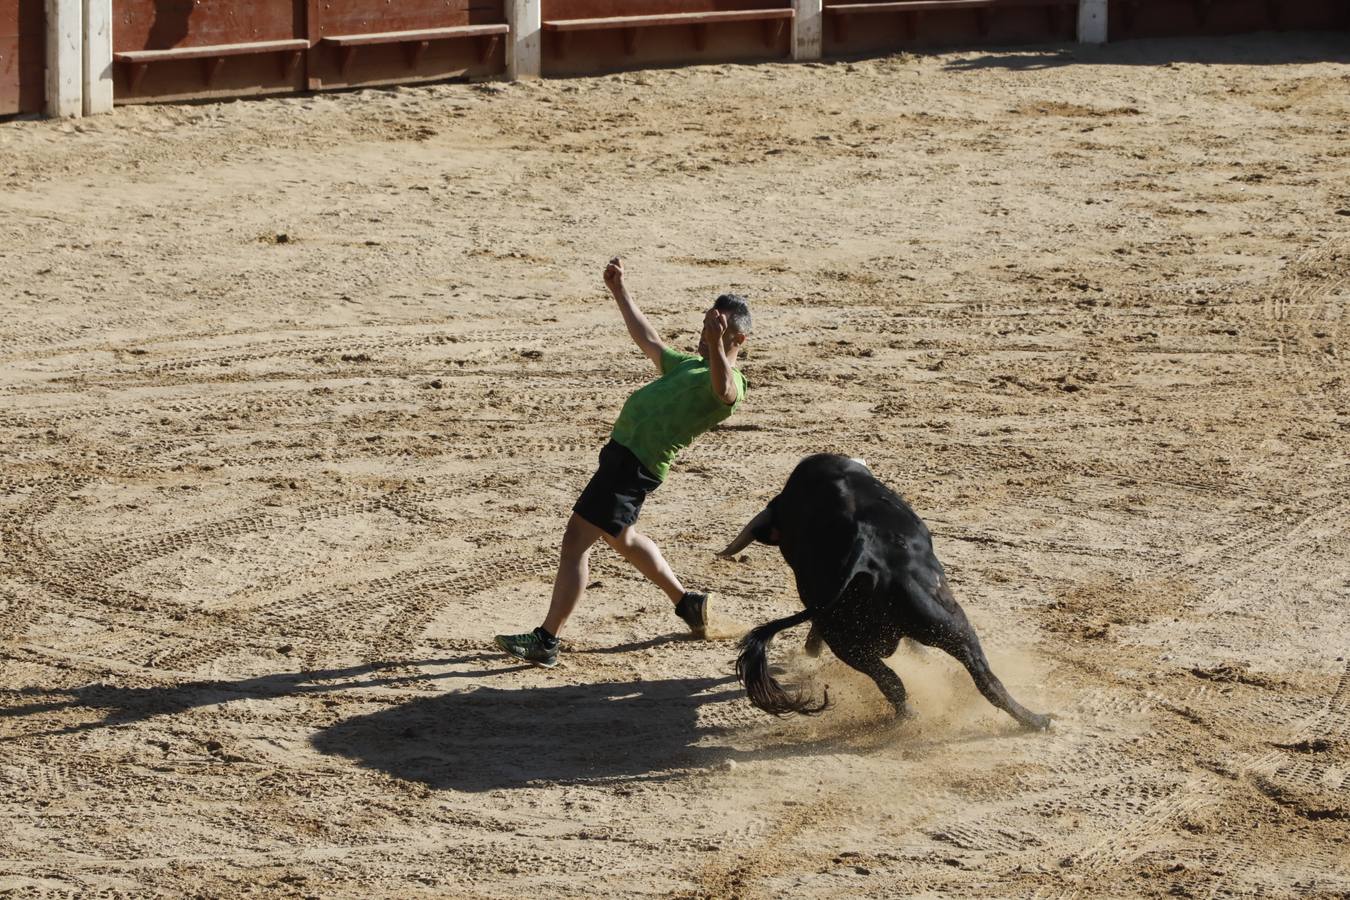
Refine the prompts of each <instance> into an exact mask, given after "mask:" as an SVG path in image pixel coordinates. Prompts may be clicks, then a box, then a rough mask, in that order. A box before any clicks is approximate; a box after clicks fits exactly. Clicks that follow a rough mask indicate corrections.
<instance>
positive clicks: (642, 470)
mask: <svg viewBox="0 0 1350 900" xmlns="http://www.w3.org/2000/svg"><path fill="white" fill-rule="evenodd" d="M660 486H661V479H659V478H657V477H656V476H655V475H653V474H652V473H651V472H650V471H648V470H647V467H646V466H644V465H643V464H642V461H641V460H639V459H638V458H637V457H636V456H634V455H633V451H632V450H629V449H628V448H627V447H625V446H624V445H623V444H617V443H615V442H614V441H610V442H609V443H608V444H606V445H605V446H603V447H601V448H600V468H598V469H596V470H595V474H594V475H592V476H591V480H590V482H589V483H588V484H587V485H586V488H585V489H584V490H583V491H582V492H581V496H580V497H578V498H577V502H576V504H575V505H573V507H572V512H574V513H576V514H577V515H579V516H581V517H582V518H583V519H585V520H586V521H587V522H590V523H591V524H592V525H594V526H595V527H596V528H599V529H601V530H602V531H605V532H606V533H608V534H612V535H617V534H618V533H619V532H620V531H623V530H624V529H625V528H627V527H628V526H629V525H632V524H633V523H634V522H636V521H637V519H638V513H640V512H641V511H642V501H643V500H646V499H647V495H648V494H650V493H651V492H652V491H654V490H656V489H657V488H659V487H660Z"/></svg>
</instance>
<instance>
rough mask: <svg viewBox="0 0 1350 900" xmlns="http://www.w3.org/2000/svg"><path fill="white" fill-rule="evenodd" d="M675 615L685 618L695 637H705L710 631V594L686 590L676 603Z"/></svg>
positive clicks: (685, 622)
mask: <svg viewBox="0 0 1350 900" xmlns="http://www.w3.org/2000/svg"><path fill="white" fill-rule="evenodd" d="M675 615H677V616H679V617H680V618H681V619H683V620H684V624H686V625H688V626H689V630H690V631H691V632H693V635H694V637H700V638H701V637H703V636H704V635H706V634H707V633H708V595H707V594H695V593H694V592H693V591H685V592H684V596H683V597H681V598H680V602H679V603H676V604H675Z"/></svg>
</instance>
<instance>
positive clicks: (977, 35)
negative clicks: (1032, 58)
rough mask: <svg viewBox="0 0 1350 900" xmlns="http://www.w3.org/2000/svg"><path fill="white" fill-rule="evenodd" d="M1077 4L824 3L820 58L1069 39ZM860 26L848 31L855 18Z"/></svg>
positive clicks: (994, 0) (998, 0)
mask: <svg viewBox="0 0 1350 900" xmlns="http://www.w3.org/2000/svg"><path fill="white" fill-rule="evenodd" d="M1078 5H1079V0H894V2H892V0H825V10H824V11H825V21H826V29H825V51H826V53H850V52H852V53H857V52H868V51H876V50H883V49H898V48H901V47H909V46H935V45H967V44H974V43H1029V42H1040V41H1057V40H1072V39H1074V37H1075V36H1076V34H1077V18H1076V13H1077V9H1078ZM863 18H865V19H866V26H865V27H858V28H856V29H855V28H853V27H852V26H853V24H854V23H855V22H857V21H858V20H859V19H863Z"/></svg>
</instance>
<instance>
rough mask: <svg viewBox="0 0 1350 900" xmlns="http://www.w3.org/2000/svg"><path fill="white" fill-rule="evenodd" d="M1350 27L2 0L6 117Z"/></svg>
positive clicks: (990, 12) (1049, 6)
mask: <svg viewBox="0 0 1350 900" xmlns="http://www.w3.org/2000/svg"><path fill="white" fill-rule="evenodd" d="M1347 28H1350V0H400V2H399V3H398V5H397V6H396V7H392V8H391V6H390V5H389V4H388V3H386V4H385V5H384V6H377V5H375V4H374V3H373V2H372V0H248V2H240V3H202V2H199V0H0V116H7V115H13V114H15V113H25V112H38V111H44V110H45V111H46V112H47V114H49V115H55V116H71V115H80V114H82V113H83V114H85V115H91V114H95V113H99V112H107V111H108V110H110V109H111V108H112V104H113V100H114V96H115V98H116V101H117V102H118V103H128V102H137V101H143V100H173V99H184V98H197V97H210V96H240V95H247V94H258V93H267V92H289V91H298V90H304V89H310V90H317V89H323V88H332V87H349V86H356V85H366V84H386V83H397V82H407V81H418V80H426V79H432V78H446V77H452V76H459V75H477V76H491V75H495V74H505V75H506V77H508V78H512V79H516V78H531V77H537V76H538V75H540V74H542V73H544V72H550V73H555V74H563V73H574V72H575V73H581V72H596V71H604V70H606V69H616V68H635V67H640V66H648V65H675V64H682V63H693V62H702V61H712V60H748V59H781V58H785V57H788V56H791V57H792V58H794V59H816V58H819V57H821V56H824V55H832V54H834V55H837V54H848V53H866V52H875V51H888V50H893V49H898V48H902V47H906V46H935V45H949V46H963V45H968V44H971V43H979V42H995V43H1000V44H1010V43H1018V42H1027V41H1046V40H1071V39H1074V38H1076V39H1077V40H1078V41H1080V42H1091V43H1101V42H1104V41H1106V40H1108V39H1111V40H1120V39H1123V38H1130V37H1155V36H1161V35H1184V34H1202V35H1203V34H1233V33H1238V32H1243V31H1256V30H1265V29H1347Z"/></svg>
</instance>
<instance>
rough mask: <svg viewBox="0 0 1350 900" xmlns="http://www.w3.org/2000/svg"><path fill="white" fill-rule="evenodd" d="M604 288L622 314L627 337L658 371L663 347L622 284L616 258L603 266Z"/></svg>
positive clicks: (620, 263) (658, 336)
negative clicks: (612, 297) (611, 295)
mask: <svg viewBox="0 0 1350 900" xmlns="http://www.w3.org/2000/svg"><path fill="white" fill-rule="evenodd" d="M605 287H607V288H609V292H610V293H611V294H613V295H614V302H615V303H617V304H619V312H621V313H623V324H624V325H626V326H628V335H629V336H630V337H631V338H632V339H633V343H635V344H637V345H638V349H640V350H641V351H642V352H643V353H644V354H646V356H647V358H648V359H650V360H651V361H652V362H653V363H655V364H656V368H658V369H660V368H661V351H662V350H664V349H665V345H664V344H662V343H661V337H660V335H658V334H657V333H656V329H655V328H653V327H652V323H651V322H648V321H647V317H646V316H644V315H643V314H642V310H640V309H638V307H637V304H636V303H634V302H633V297H632V295H631V294H629V293H628V286H627V285H625V284H624V282H623V263H622V262H621V261H620V260H619V258H618V257H617V256H616V257H614V258H613V259H611V260H610V261H609V265H607V266H605Z"/></svg>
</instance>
